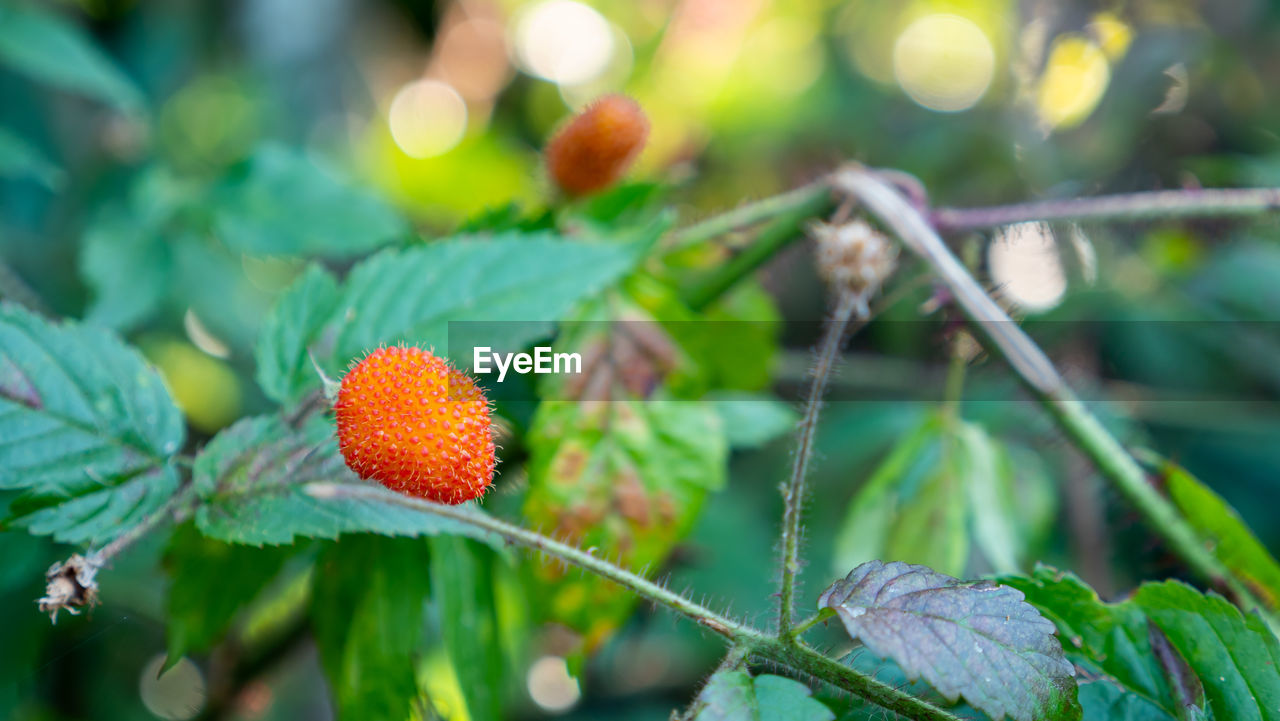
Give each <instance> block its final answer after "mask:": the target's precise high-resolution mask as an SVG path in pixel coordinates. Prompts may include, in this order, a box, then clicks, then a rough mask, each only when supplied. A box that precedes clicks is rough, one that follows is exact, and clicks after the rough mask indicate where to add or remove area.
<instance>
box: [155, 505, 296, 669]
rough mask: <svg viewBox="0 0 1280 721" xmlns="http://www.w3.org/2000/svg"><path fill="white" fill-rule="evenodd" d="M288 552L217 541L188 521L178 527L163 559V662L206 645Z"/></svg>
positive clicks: (277, 568) (277, 570) (281, 564)
mask: <svg viewBox="0 0 1280 721" xmlns="http://www.w3.org/2000/svg"><path fill="white" fill-rule="evenodd" d="M293 553H294V549H293V548H291V547H284V546H281V547H271V548H250V547H248V546H239V545H233V544H228V543H222V542H221V541H215V540H213V539H211V538H206V537H203V536H201V535H200V534H199V533H197V532H196V529H195V528H194V527H192V526H191V525H190V524H187V525H183V526H181V527H180V528H178V530H177V531H176V532H175V533H174V534H173V538H172V539H170V541H169V547H168V549H166V551H165V557H164V565H165V567H166V568H167V569H168V570H169V577H170V580H171V582H170V584H169V600H168V613H167V615H166V617H165V638H166V640H167V642H168V650H169V660H168V663H170V664H172V663H174V662H176V661H177V660H178V659H179V658H181V657H182V656H184V655H185V654H188V653H191V652H193V651H207V650H208V649H209V648H211V647H212V646H213V644H214V642H215V641H217V640H218V639H219V638H221V637H222V636H223V635H225V634H226V632H227V630H228V629H229V628H230V627H231V624H232V621H234V620H235V618H236V616H237V614H238V613H239V612H240V611H241V609H243V608H245V607H246V606H248V605H249V604H250V602H252V601H253V600H254V599H255V598H256V597H257V596H258V594H259V593H260V592H261V591H262V589H263V588H264V587H265V586H266V585H267V584H268V583H269V582H270V581H271V580H272V579H273V578H275V577H276V576H277V575H278V574H279V573H280V569H281V568H283V567H284V563H285V561H286V560H288V558H289V557H290V556H291V555H292V554H293Z"/></svg>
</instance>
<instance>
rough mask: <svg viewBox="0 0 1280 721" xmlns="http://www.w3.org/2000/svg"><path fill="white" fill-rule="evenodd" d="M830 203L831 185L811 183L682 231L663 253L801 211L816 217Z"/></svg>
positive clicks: (742, 206) (672, 238)
mask: <svg viewBox="0 0 1280 721" xmlns="http://www.w3.org/2000/svg"><path fill="white" fill-rule="evenodd" d="M830 204H831V188H830V186H829V185H828V184H827V183H826V182H824V181H823V182H816V183H810V184H809V185H803V186H801V187H799V188H796V189H795V190H791V191H788V192H786V193H782V194H781V195H773V196H770V197H768V198H764V199H762V200H758V201H756V202H754V203H747V204H745V205H740V206H738V207H737V208H734V209H733V210H728V211H725V212H723V213H720V214H719V215H715V216H712V217H710V218H707V219H706V220H703V221H701V222H698V223H694V224H693V225H690V226H688V227H686V228H682V229H681V230H678V231H676V232H675V233H673V234H672V235H671V237H670V240H669V241H667V243H666V250H668V251H672V250H679V249H681V248H688V247H690V246H693V245H697V244H698V243H702V242H704V241H707V240H712V239H714V238H718V237H720V236H722V235H725V234H727V233H732V232H733V231H735V230H741V229H743V228H746V227H749V226H752V225H755V224H756V223H761V222H763V221H766V220H770V219H772V218H776V217H778V216H781V215H788V214H791V213H794V212H796V211H797V210H800V209H808V214H809V215H816V214H818V213H820V212H822V210H823V209H824V207H825V206H828V205H830Z"/></svg>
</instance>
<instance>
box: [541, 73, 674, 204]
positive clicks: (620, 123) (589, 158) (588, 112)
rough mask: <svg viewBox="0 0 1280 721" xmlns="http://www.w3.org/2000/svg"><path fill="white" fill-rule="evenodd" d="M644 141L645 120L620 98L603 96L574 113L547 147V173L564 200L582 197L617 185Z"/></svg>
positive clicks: (635, 107) (636, 107) (633, 104)
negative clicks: (571, 196)
mask: <svg viewBox="0 0 1280 721" xmlns="http://www.w3.org/2000/svg"><path fill="white" fill-rule="evenodd" d="M648 137H649V119H648V118H646V117H645V115H644V111H643V110H641V109H640V104H639V103H637V102H636V101H634V100H632V99H631V98H628V97H627V96H625V95H605V96H603V97H601V98H599V99H597V100H596V101H595V102H593V103H592V104H591V105H588V106H587V108H586V109H585V110H583V111H582V112H581V113H578V114H577V115H576V116H574V118H573V119H572V120H570V121H569V123H568V124H567V125H565V126H564V127H563V128H561V129H560V131H559V132H558V133H556V134H555V136H554V137H552V138H551V142H549V143H547V149H546V157H547V171H548V173H550V175H551V179H552V180H553V181H554V182H555V184H556V185H557V186H559V188H560V189H561V190H563V191H564V192H565V193H567V194H569V195H587V194H588V193H594V192H597V191H600V190H603V189H605V188H607V187H609V186H610V185H613V184H614V183H616V182H618V180H619V179H620V178H621V177H622V176H623V175H624V174H625V173H626V172H627V169H628V168H630V167H631V164H632V163H633V162H635V159H636V157H637V156H639V155H640V151H641V150H642V149H644V143H645V140H647V139H648Z"/></svg>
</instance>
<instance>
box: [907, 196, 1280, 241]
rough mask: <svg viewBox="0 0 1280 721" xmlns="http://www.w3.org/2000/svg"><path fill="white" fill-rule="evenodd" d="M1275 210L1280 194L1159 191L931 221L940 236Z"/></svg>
mask: <svg viewBox="0 0 1280 721" xmlns="http://www.w3.org/2000/svg"><path fill="white" fill-rule="evenodd" d="M1275 210H1280V188H1240V189H1192V190H1157V191H1152V192H1146V193H1130V194H1128V195H1103V196H1099V197H1096V198H1072V199H1066V200H1042V201H1037V202H1032V203H1017V204H1014V205H994V206H990V207H986V208H938V209H936V210H934V211H933V213H932V214H931V220H932V221H933V226H934V227H935V228H937V229H938V231H939V232H941V233H956V232H960V231H965V230H976V229H979V228H990V227H993V226H997V225H1008V224H1010V223H1022V222H1026V221H1032V220H1159V219H1170V218H1229V217H1239V216H1250V215H1258V214H1260V213H1266V212H1271V211H1275Z"/></svg>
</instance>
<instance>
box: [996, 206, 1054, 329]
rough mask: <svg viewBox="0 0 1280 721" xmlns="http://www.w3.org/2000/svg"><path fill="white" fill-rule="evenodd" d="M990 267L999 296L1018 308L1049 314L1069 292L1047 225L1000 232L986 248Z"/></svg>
mask: <svg viewBox="0 0 1280 721" xmlns="http://www.w3.org/2000/svg"><path fill="white" fill-rule="evenodd" d="M987 265H988V267H989V268H990V270H991V278H992V280H994V281H995V283H996V285H997V286H998V287H999V289H1000V294H1001V295H1003V296H1004V297H1005V298H1008V299H1009V300H1011V301H1013V302H1014V303H1015V304H1017V306H1018V307H1019V308H1022V309H1023V310H1026V311H1031V312H1041V311H1046V310H1049V309H1051V308H1053V307H1054V306H1056V305H1057V304H1058V302H1059V301H1060V300H1062V296H1063V294H1064V293H1066V290H1067V277H1066V274H1065V273H1064V272H1063V268H1062V258H1061V257H1059V255H1058V245H1057V242H1056V241H1055V240H1054V237H1053V232H1052V231H1051V230H1050V229H1049V226H1048V225H1047V224H1045V223H1017V224H1015V225H1009V226H1005V227H1004V228H1001V229H1000V230H999V231H998V232H997V233H996V236H995V238H993V239H992V241H991V244H990V245H988V246H987Z"/></svg>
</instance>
